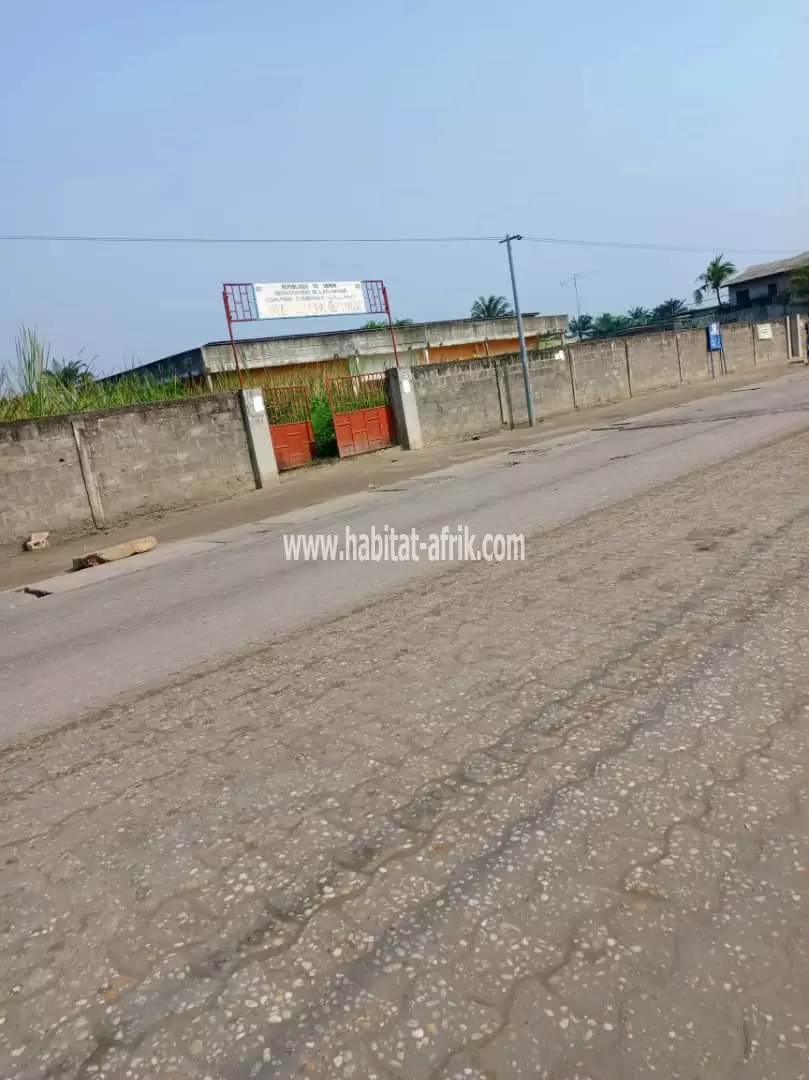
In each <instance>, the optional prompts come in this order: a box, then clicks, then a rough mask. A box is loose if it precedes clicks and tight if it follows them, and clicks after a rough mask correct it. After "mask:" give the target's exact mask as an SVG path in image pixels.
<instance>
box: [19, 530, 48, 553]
mask: <svg viewBox="0 0 809 1080" xmlns="http://www.w3.org/2000/svg"><path fill="white" fill-rule="evenodd" d="M50 535H51V534H50V533H47V532H35V533H31V535H30V536H29V537H28V539H27V540H26V541H25V543H24V544H23V548H24V549H25V550H26V551H41V550H42V548H46V547H47V546H48V537H49V536H50Z"/></svg>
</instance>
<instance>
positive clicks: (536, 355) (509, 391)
mask: <svg viewBox="0 0 809 1080" xmlns="http://www.w3.org/2000/svg"><path fill="white" fill-rule="evenodd" d="M560 354H561V355H560ZM497 363H498V365H499V367H498V371H499V373H500V380H501V393H502V395H503V397H504V399H505V401H504V404H505V405H506V408H505V409H504V414H503V423H504V424H505V426H506V427H512V426H513V425H514V424H527V423H528V408H527V406H526V403H525V384H524V381H523V373H522V362H521V360H520V358H519V356H505V357H502V359H501V360H499V361H497ZM528 373H529V377H530V380H531V396H532V398H533V402H534V413H535V415H536V416H550V415H552V414H553V413H559V412H569V411H570V410H571V409H574V408H575V407H576V399H575V397H574V395H573V381H572V378H571V374H570V363H569V361H568V356H567V353H566V352H565V350H564V349H550V350H547V351H542V352H529V353H528ZM509 405H510V410H509V408H508V406H509Z"/></svg>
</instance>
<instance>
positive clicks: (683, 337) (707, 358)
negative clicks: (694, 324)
mask: <svg viewBox="0 0 809 1080" xmlns="http://www.w3.org/2000/svg"><path fill="white" fill-rule="evenodd" d="M677 346H678V348H679V351H680V371H681V373H682V377H683V382H684V383H693V382H701V381H702V380H703V379H712V378H713V377H714V375H713V371H714V369H712V367H711V354H710V353H709V352H708V338H707V334H706V331H705V330H678V331H677ZM714 365H715V373H716V374H717V375H718V374H720V370H719V360H718V354H716V358H715V360H714Z"/></svg>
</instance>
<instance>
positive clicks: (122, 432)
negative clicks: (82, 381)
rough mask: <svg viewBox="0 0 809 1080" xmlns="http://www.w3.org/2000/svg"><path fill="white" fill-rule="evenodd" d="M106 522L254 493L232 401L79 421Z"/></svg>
mask: <svg viewBox="0 0 809 1080" xmlns="http://www.w3.org/2000/svg"><path fill="white" fill-rule="evenodd" d="M83 426H84V436H85V439H86V442H87V446H88V449H89V451H90V457H91V460H92V467H93V471H94V473H95V475H96V478H97V481H98V487H99V491H100V494H101V500H102V503H103V505H104V513H105V516H106V518H107V520H108V521H110V520H111V521H115V520H116V519H119V518H122V517H124V518H125V517H130V516H132V515H135V514H139V513H144V512H148V511H151V510H155V509H163V508H166V509H167V508H174V507H179V506H183V505H188V504H190V503H195V502H199V501H201V500H202V501H206V502H214V501H216V500H217V499H222V498H225V497H227V496H228V495H232V494H236V493H237V492H239V491H252V490H253V489H254V488H255V482H254V478H253V468H252V465H251V462H250V452H249V448H248V445H247V439H246V437H245V432H244V421H243V417H242V412H241V407H240V405H239V399H238V397H237V395H236V394H232V393H226V394H215V395H212V396H210V397H194V398H186V399H184V400H180V401H171V402H165V403H160V404H155V405H145V406H141V407H140V408H137V409H126V410H120V411H118V410H116V411H115V412H114V413H112V414H107V415H103V414H101V415H99V414H95V415H91V416H89V417H87V418H83Z"/></svg>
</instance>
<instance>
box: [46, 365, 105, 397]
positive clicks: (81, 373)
mask: <svg viewBox="0 0 809 1080" xmlns="http://www.w3.org/2000/svg"><path fill="white" fill-rule="evenodd" d="M48 374H49V375H50V377H51V378H53V379H56V380H57V381H58V382H60V383H61V384H62V386H64V388H65V389H66V390H78V389H79V388H81V387H84V386H86V385H87V384H88V383H91V382H94V381H95V380H94V379H93V373H92V371H91V370H90V368H89V366H88V365H87V364H85V363H84V361H83V360H63V361H62V363H61V364H60V363H59V362H58V361H55V362H54V363H53V365H52V367H51V369H50V371H49V372H48Z"/></svg>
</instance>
